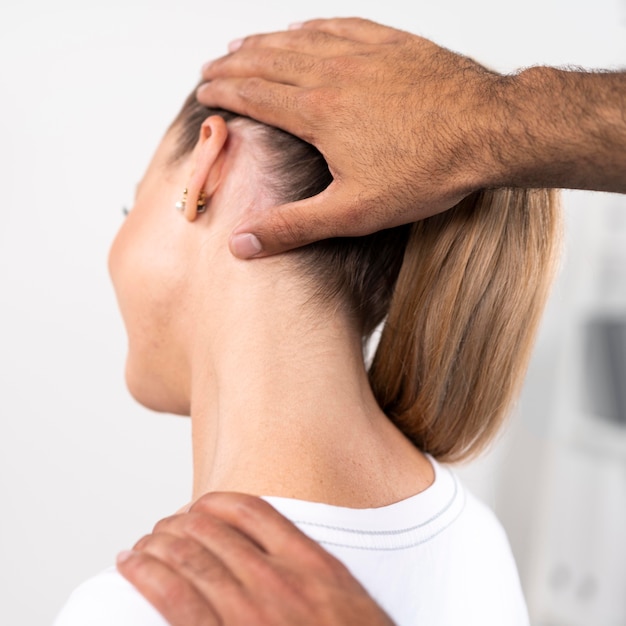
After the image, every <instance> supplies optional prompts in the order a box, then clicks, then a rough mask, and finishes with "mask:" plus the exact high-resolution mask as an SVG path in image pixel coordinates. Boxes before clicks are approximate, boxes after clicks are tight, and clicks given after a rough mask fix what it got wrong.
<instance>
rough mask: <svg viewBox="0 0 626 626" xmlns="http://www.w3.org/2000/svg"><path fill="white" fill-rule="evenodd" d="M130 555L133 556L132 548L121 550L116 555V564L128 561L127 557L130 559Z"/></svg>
mask: <svg viewBox="0 0 626 626" xmlns="http://www.w3.org/2000/svg"><path fill="white" fill-rule="evenodd" d="M131 556H133V551H132V550H123V551H122V552H120V553H119V554H118V555H117V563H118V565H119V564H122V563H124V562H125V561H128V559H130V557H131Z"/></svg>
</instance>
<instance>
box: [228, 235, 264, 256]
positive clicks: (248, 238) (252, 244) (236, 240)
mask: <svg viewBox="0 0 626 626" xmlns="http://www.w3.org/2000/svg"><path fill="white" fill-rule="evenodd" d="M230 243H231V250H232V251H233V254H234V255H235V256H236V257H239V258H240V259H251V258H252V257H255V256H256V255H257V254H259V252H261V250H262V249H263V247H262V246H261V242H260V241H259V240H258V239H257V238H256V237H255V236H254V235H252V234H251V233H241V234H240V235H235V236H234V237H233V238H232V240H231V242H230Z"/></svg>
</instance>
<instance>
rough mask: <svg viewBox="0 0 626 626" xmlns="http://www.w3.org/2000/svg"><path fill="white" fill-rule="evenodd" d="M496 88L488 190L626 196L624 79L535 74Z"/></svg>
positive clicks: (624, 75)
mask: <svg viewBox="0 0 626 626" xmlns="http://www.w3.org/2000/svg"><path fill="white" fill-rule="evenodd" d="M500 86H501V88H500V89H499V90H498V97H499V103H500V104H499V106H498V107H496V109H497V114H496V115H492V116H490V117H489V120H488V121H487V122H486V124H487V132H486V142H487V144H488V151H487V154H488V155H489V160H488V161H487V162H486V163H485V170H484V179H485V182H486V184H487V186H516V187H553V188H563V189H588V190H594V191H609V192H616V193H625V192H626V72H588V71H567V70H561V69H556V68H548V67H533V68H529V69H527V70H524V71H522V72H520V73H519V74H516V75H514V76H509V77H505V78H504V79H503V80H502V81H501V85H500Z"/></svg>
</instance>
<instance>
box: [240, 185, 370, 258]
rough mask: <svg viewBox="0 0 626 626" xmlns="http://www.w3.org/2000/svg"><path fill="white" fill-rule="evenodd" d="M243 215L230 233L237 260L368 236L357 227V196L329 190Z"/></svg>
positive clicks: (330, 187) (360, 227)
mask: <svg viewBox="0 0 626 626" xmlns="http://www.w3.org/2000/svg"><path fill="white" fill-rule="evenodd" d="M332 187H333V183H331V185H330V186H329V187H328V188H327V189H326V190H324V191H323V192H322V193H320V194H318V195H316V196H312V197H311V198H307V199H306V200H299V201H298V202H291V203H288V204H283V205H280V206H275V207H272V208H270V209H267V210H264V211H259V212H257V213H255V214H253V215H249V216H246V217H245V218H244V219H243V220H242V221H241V222H240V223H239V224H238V225H237V226H236V227H235V229H234V230H233V233H232V235H231V238H230V250H231V252H232V253H233V254H234V255H235V256H236V257H238V258H240V259H251V258H259V257H264V256H271V255H273V254H278V253H280V252H286V251H287V250H292V249H293V248H298V247H300V246H304V245H306V244H309V243H312V242H314V241H319V240H320V239H329V238H331V237H350V236H356V235H364V234H367V233H366V232H364V231H363V225H362V224H359V220H358V219H354V216H355V215H358V209H359V202H358V198H357V197H356V196H352V197H348V198H345V197H342V194H340V193H339V192H338V191H336V190H334V189H332Z"/></svg>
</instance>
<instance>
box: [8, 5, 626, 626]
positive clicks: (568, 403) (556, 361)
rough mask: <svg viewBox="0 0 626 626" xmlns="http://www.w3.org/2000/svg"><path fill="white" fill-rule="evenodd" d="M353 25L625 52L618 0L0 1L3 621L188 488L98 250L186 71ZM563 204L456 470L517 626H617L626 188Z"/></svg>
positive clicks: (571, 59) (515, 55)
mask: <svg viewBox="0 0 626 626" xmlns="http://www.w3.org/2000/svg"><path fill="white" fill-rule="evenodd" d="M351 15H357V16H361V17H368V18H370V19H373V20H375V21H378V22H381V23H384V24H388V25H390V26H395V27H398V28H402V29H405V30H409V31H411V32H414V33H418V34H421V35H423V36H426V37H428V38H430V39H433V40H434V41H436V42H437V43H439V44H441V45H444V46H446V47H448V48H451V49H453V50H456V51H458V52H461V53H464V54H467V55H469V56H472V57H474V58H475V59H477V60H479V61H481V62H483V63H485V64H487V65H489V66H490V67H492V68H494V69H496V70H499V71H502V72H510V71H514V70H515V69H517V68H520V67H523V66H527V65H535V64H550V65H560V66H564V65H570V66H571V65H579V66H582V67H585V68H605V69H623V68H624V67H625V65H626V0H596V1H595V2H593V3H590V2H586V1H582V0H526V1H525V2H506V1H504V2H503V1H502V0H499V1H496V0H474V1H473V2H466V1H462V0H439V1H438V2H437V3H434V2H425V1H419V0H418V1H415V2H411V3H407V2H405V0H387V1H386V2H384V3H381V2H371V1H368V0H358V1H357V0H332V2H331V1H329V0H318V1H317V2H316V3H315V4H314V5H313V4H311V5H309V6H307V4H306V3H297V4H296V3H294V2H289V1H287V0H266V1H265V2H254V1H252V0H249V1H246V0H230V1H229V2H227V3H226V2H225V3H215V2H209V1H206V0H205V1H204V2H202V1H201V0H177V1H176V2H173V1H170V2H166V1H164V0H152V1H150V2H148V1H147V0H145V1H144V0H124V1H123V2H122V0H108V1H107V2H106V3H104V2H102V3H95V2H91V3H90V2H78V1H75V0H57V1H56V2H54V3H51V2H44V1H43V0H31V1H29V0H24V1H21V2H19V3H18V2H17V1H16V0H3V2H2V4H1V6H0V202H1V207H2V208H1V213H0V398H1V404H0V507H1V510H2V515H1V516H0V563H1V564H2V567H1V568H0V623H1V624H24V625H28V626H34V625H36V624H42V625H45V624H50V623H51V621H52V619H53V617H54V616H55V615H56V613H57V611H58V610H59V609H60V607H61V605H62V604H63V603H64V602H65V600H66V599H67V596H68V594H69V593H70V591H71V590H72V589H73V588H74V587H75V586H76V585H77V584H78V583H79V582H81V581H82V580H84V579H85V578H87V577H89V576H92V575H93V574H95V573H97V572H99V571H100V570H101V569H103V568H104V567H107V566H108V565H109V564H111V563H112V562H113V560H114V558H115V555H116V553H117V552H118V551H120V550H121V549H124V548H128V547H130V546H131V545H132V544H133V543H134V541H135V540H136V539H138V538H139V537H140V536H141V535H142V534H144V533H145V532H147V531H149V530H150V528H151V527H152V525H153V524H154V522H155V521H157V520H158V519H159V518H161V517H163V516H165V515H168V514H170V513H172V512H173V511H175V510H176V509H177V508H179V507H180V506H181V505H183V504H184V503H186V502H187V500H188V498H189V496H190V489H191V463H190V452H191V451H190V433H189V424H188V422H187V421H186V420H184V419H181V418H175V417H172V416H169V415H158V414H154V413H151V412H149V411H147V410H146V409H144V408H142V407H140V406H138V405H137V404H136V403H135V402H134V401H133V400H132V399H131V397H130V396H129V394H128V392H127V391H126V388H125V385H124V379H123V368H124V360H125V349H126V345H125V342H126V339H125V334H124V330H123V327H122V324H121V320H120V318H119V316H118V313H117V307H116V303H115V300H114V296H113V291H112V289H111V287H110V284H109V279H108V275H107V270H106V258H107V253H108V247H109V244H110V242H111V241H112V239H113V236H114V234H115V232H116V230H117V228H118V227H119V225H120V223H121V221H122V219H123V216H122V207H123V206H130V204H131V203H132V198H133V194H134V187H135V184H136V182H137V181H138V180H139V179H140V178H141V176H142V174H143V171H144V168H145V167H146V165H147V163H148V160H149V158H150V156H151V154H152V151H153V150H154V148H155V147H156V145H157V143H158V142H159V140H160V137H161V135H162V133H163V132H164V130H165V128H166V126H167V125H168V124H169V123H170V121H171V119H172V118H173V117H174V115H175V113H176V112H177V111H178V108H179V107H180V105H181V104H182V101H183V99H184V97H185V96H186V95H187V93H188V92H189V91H190V89H191V88H192V87H193V85H194V84H195V82H196V80H197V79H198V77H199V70H200V66H201V64H202V63H203V62H204V61H206V60H208V59H210V58H214V57H217V56H220V55H221V54H223V53H224V52H225V50H226V45H227V43H228V42H229V41H231V40H232V39H236V38H239V37H241V36H244V35H246V34H249V33H253V32H264V31H271V30H280V29H283V28H284V27H286V26H287V25H288V24H289V23H291V22H294V21H301V20H304V19H307V18H312V17H334V16H351ZM563 202H564V205H565V210H566V229H567V233H566V247H565V254H564V257H563V262H562V267H561V271H560V274H559V277H558V279H557V283H556V285H555V288H554V291H553V294H552V297H551V300H550V303H549V306H548V309H547V311H546V315H545V317H544V321H543V324H542V328H541V332H540V336H539V340H538V343H537V345H536V349H535V353H534V356H533V360H532V362H531V365H530V370H529V372H528V377H527V380H526V384H525V387H524V391H523V394H522V397H521V398H520V402H519V403H518V405H517V406H516V408H515V410H514V412H513V414H512V415H511V419H510V421H509V423H508V425H507V427H506V429H505V430H504V431H503V433H502V435H501V437H500V438H499V439H498V441H497V442H496V443H495V444H494V446H493V447H492V449H491V450H490V451H489V452H488V453H487V454H485V455H484V456H483V457H482V458H481V459H479V460H478V461H476V462H473V463H472V464H469V465H465V466H459V467H458V468H457V470H458V472H459V473H460V474H461V475H462V477H463V478H464V479H465V482H466V484H467V485H468V486H469V487H470V488H471V489H472V490H473V491H474V492H475V493H476V495H478V496H479V497H481V498H482V499H483V500H484V501H485V502H487V504H489V505H490V506H491V507H492V508H493V509H494V510H495V512H496V514H497V515H498V517H499V518H500V519H501V520H502V522H503V524H504V526H505V528H506V530H507V532H508V534H509V537H510V540H511V544H512V547H513V551H514V553H515V557H516V559H517V562H518V567H519V570H520V574H521V577H522V583H523V587H524V591H525V593H526V597H527V601H528V605H529V609H530V613H531V618H532V624H533V626H579V625H580V626H583V625H584V626H617V625H625V624H626V538H625V529H626V196H618V195H615V194H603V193H590V192H580V191H576V192H574V191H567V192H564V194H563ZM425 626H427V625H425Z"/></svg>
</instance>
